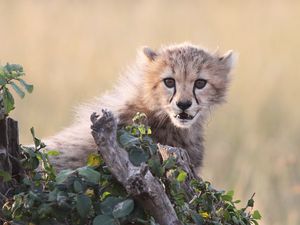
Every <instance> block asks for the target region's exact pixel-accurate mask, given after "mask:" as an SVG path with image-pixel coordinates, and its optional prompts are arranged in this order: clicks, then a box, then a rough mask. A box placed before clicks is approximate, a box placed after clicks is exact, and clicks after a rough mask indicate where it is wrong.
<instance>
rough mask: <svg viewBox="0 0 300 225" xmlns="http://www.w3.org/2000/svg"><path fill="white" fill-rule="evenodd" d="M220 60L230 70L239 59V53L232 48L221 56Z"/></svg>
mask: <svg viewBox="0 0 300 225" xmlns="http://www.w3.org/2000/svg"><path fill="white" fill-rule="evenodd" d="M219 61H220V62H221V63H222V64H223V65H224V66H225V68H227V69H228V70H229V71H230V70H231V69H232V68H233V67H234V66H235V63H236V61H237V54H235V53H234V52H233V51H232V50H230V51H228V52H227V53H225V54H224V55H223V56H220V57H219Z"/></svg>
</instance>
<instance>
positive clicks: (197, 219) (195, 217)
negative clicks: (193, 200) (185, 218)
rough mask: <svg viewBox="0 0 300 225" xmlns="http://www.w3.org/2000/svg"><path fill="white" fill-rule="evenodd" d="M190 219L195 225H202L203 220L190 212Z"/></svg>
mask: <svg viewBox="0 0 300 225" xmlns="http://www.w3.org/2000/svg"><path fill="white" fill-rule="evenodd" d="M192 219H193V220H194V222H195V223H196V224H197V225H204V220H203V218H202V217H201V216H200V215H199V214H198V213H195V212H192Z"/></svg>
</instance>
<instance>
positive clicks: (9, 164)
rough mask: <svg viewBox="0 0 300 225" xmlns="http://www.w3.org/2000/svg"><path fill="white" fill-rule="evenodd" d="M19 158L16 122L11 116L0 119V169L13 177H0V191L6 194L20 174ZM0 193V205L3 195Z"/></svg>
mask: <svg viewBox="0 0 300 225" xmlns="http://www.w3.org/2000/svg"><path fill="white" fill-rule="evenodd" d="M18 158H19V132H18V122H17V121H14V120H13V119H11V118H4V119H2V120H0V170H1V171H4V172H7V173H9V174H10V175H11V176H12V177H13V178H14V179H12V180H11V181H9V182H3V177H0V193H1V194H3V195H6V194H7V191H8V190H9V189H10V188H11V187H12V186H13V184H14V183H15V182H16V180H18V179H19V177H20V175H21V174H22V169H21V167H20V162H19V161H18ZM3 195H0V205H1V203H2V201H3V200H4V199H3V198H4V196H3Z"/></svg>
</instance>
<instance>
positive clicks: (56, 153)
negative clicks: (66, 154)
mask: <svg viewBox="0 0 300 225" xmlns="http://www.w3.org/2000/svg"><path fill="white" fill-rule="evenodd" d="M47 155H48V156H58V155H60V152H59V151H56V150H50V151H47Z"/></svg>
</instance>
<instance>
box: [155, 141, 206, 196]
mask: <svg viewBox="0 0 300 225" xmlns="http://www.w3.org/2000/svg"><path fill="white" fill-rule="evenodd" d="M157 146H158V151H159V153H160V155H161V156H162V158H163V160H167V159H168V158H170V157H171V156H173V157H174V158H175V159H176V164H177V166H178V167H180V168H181V169H182V170H184V171H185V172H186V173H187V178H186V179H185V181H184V182H183V183H182V184H181V187H182V188H183V189H184V190H185V194H186V197H187V199H189V200H191V199H192V198H193V197H194V194H195V193H194V191H193V189H192V188H191V186H190V181H191V180H193V179H201V178H199V177H198V176H197V174H196V172H195V171H194V168H193V166H192V164H191V163H190V157H189V155H188V153H187V151H186V150H184V149H182V148H177V147H170V146H167V145H161V144H158V145H157Z"/></svg>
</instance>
